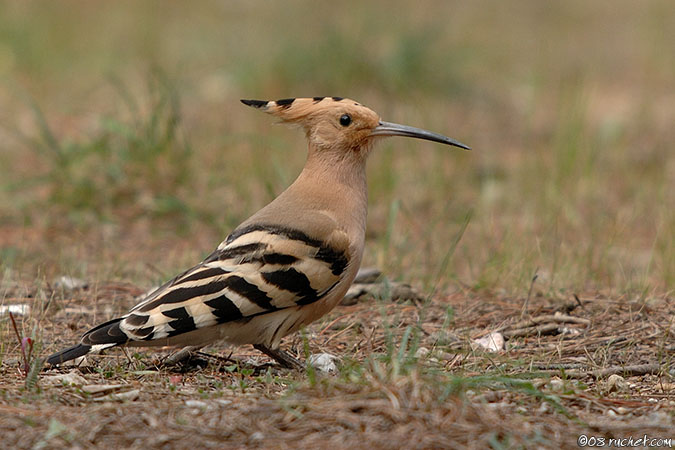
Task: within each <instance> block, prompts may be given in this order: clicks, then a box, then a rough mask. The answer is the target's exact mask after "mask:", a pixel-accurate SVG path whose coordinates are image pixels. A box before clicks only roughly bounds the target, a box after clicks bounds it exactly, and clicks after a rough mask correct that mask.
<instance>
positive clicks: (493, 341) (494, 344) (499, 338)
mask: <svg viewBox="0 0 675 450" xmlns="http://www.w3.org/2000/svg"><path fill="white" fill-rule="evenodd" d="M505 346H506V342H505V341H504V336H503V335H502V334H501V333H497V332H492V333H490V334H488V335H487V336H483V337H482V338H480V339H474V340H473V341H471V348H473V349H474V350H475V349H482V350H486V351H488V352H493V353H494V352H499V351H501V350H504V348H505Z"/></svg>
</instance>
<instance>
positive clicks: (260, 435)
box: [250, 431, 265, 441]
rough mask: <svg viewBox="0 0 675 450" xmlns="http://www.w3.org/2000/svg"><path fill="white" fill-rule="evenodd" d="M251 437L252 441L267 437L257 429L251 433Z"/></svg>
mask: <svg viewBox="0 0 675 450" xmlns="http://www.w3.org/2000/svg"><path fill="white" fill-rule="evenodd" d="M250 439H251V440H252V441H262V440H263V439H265V435H264V434H263V433H262V432H260V431H256V432H255V433H253V434H252V435H251V437H250Z"/></svg>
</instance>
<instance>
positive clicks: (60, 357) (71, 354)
mask: <svg viewBox="0 0 675 450" xmlns="http://www.w3.org/2000/svg"><path fill="white" fill-rule="evenodd" d="M90 350H91V345H82V344H77V345H75V346H74V347H70V348H67V349H65V350H61V351H60V352H56V353H54V354H53V355H51V356H50V357H49V358H47V364H51V365H52V366H55V365H57V364H63V363H64V362H66V361H70V360H71V359H75V358H79V357H80V356H84V355H86V354H87V353H89V351H90Z"/></svg>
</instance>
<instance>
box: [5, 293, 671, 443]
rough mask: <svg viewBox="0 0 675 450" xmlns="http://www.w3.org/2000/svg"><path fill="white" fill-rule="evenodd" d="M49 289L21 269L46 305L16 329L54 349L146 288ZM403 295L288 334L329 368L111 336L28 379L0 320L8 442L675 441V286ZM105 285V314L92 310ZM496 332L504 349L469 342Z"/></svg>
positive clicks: (33, 296) (23, 300) (341, 310)
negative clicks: (629, 292)
mask: <svg viewBox="0 0 675 450" xmlns="http://www.w3.org/2000/svg"><path fill="white" fill-rule="evenodd" d="M42 292H43V293H47V294H41V295H38V291H37V290H36V289H35V286H32V285H31V284H29V283H21V282H20V281H14V282H13V283H12V285H11V287H10V288H9V290H8V292H7V295H6V300H5V302H4V304H5V305H9V304H30V305H32V306H33V311H32V312H31V316H30V318H26V317H23V316H21V315H17V317H16V318H17V321H19V323H20V324H19V328H25V327H21V326H20V325H21V323H22V321H25V320H31V319H32V320H35V321H37V323H39V329H40V334H41V335H40V338H39V340H40V343H41V345H42V349H41V351H40V356H45V355H46V354H48V353H50V352H51V351H54V350H56V349H58V348H60V347H62V346H65V345H69V344H71V343H72V342H73V341H74V339H75V338H76V336H78V335H79V334H80V333H81V332H83V331H85V330H86V329H87V328H88V327H89V326H90V325H94V324H95V322H97V321H99V320H101V314H103V315H106V316H109V315H112V314H116V313H119V312H122V311H123V310H124V309H125V308H127V307H128V306H130V305H132V304H133V303H134V298H135V296H136V295H139V294H141V293H142V292H143V289H141V288H139V287H137V286H133V285H129V284H120V283H99V284H95V285H88V286H87V287H86V288H81V289H73V290H69V289H66V290H64V289H62V288H54V287H53V286H52V288H51V291H50V288H49V287H46V288H45V290H44V291H42ZM390 292H391V290H387V289H386V288H385V289H384V291H382V292H381V293H380V295H379V297H380V298H374V297H373V296H370V295H364V296H362V297H360V298H358V300H357V301H356V302H355V303H354V304H352V305H348V306H347V305H341V306H339V307H338V308H336V309H335V310H334V311H333V312H332V313H331V314H330V315H329V316H327V317H325V318H324V319H323V320H321V321H320V322H317V323H315V324H314V325H313V326H311V327H310V328H308V329H307V330H306V331H305V333H304V334H303V335H297V336H293V337H289V338H287V339H286V342H285V344H284V345H285V348H287V349H289V350H290V351H292V352H293V353H294V354H295V355H296V356H298V357H299V358H301V359H303V360H304V359H305V358H306V356H307V355H308V354H317V353H323V352H325V353H330V354H332V355H337V356H338V366H339V368H338V370H337V372H333V373H328V374H323V373H320V372H318V371H316V370H311V369H310V370H309V372H308V373H298V372H293V371H289V370H286V369H282V368H280V367H279V366H277V365H275V364H273V363H271V362H270V361H269V360H267V359H266V358H265V357H263V356H261V355H260V354H258V353H257V352H256V351H255V350H254V349H252V348H249V347H241V348H227V347H225V346H212V347H209V348H206V349H203V350H202V353H200V354H198V355H196V356H194V357H193V358H192V359H191V360H189V361H188V362H187V363H181V364H177V365H172V366H167V365H166V364H165V358H166V356H167V355H168V354H169V352H168V351H167V352H159V353H157V352H155V353H153V352H142V351H141V352H138V353H135V352H132V351H127V352H126V355H125V352H122V351H120V350H113V351H109V352H108V353H107V354H105V355H97V356H93V357H91V358H89V359H88V360H87V361H85V362H84V363H83V364H81V365H80V366H79V367H75V368H73V367H70V368H59V369H52V368H49V369H47V368H43V369H42V371H41V372H40V373H39V376H38V377H37V378H31V377H30V376H29V377H28V381H27V379H26V376H25V374H24V373H23V372H22V371H21V366H22V364H23V363H22V356H21V353H20V346H19V345H18V344H17V343H16V338H15V337H14V336H13V333H14V332H13V330H12V329H11V328H9V327H7V328H3V343H4V346H5V349H6V354H5V358H4V359H3V361H2V366H1V367H0V375H1V377H2V381H1V385H0V389H1V392H2V394H1V396H0V432H1V434H2V443H3V447H5V448H54V447H70V448H90V447H111V448H115V447H117V448H148V447H162V448H194V447H195V446H198V447H218V448H223V447H244V446H251V447H274V448H298V447H303V448H305V447H312V448H314V447H316V448H364V447H371V448H391V447H399V448H486V447H492V448H510V447H525V448H560V447H562V448H577V440H578V439H581V440H582V441H580V442H582V443H584V442H585V443H586V444H588V445H590V444H595V445H596V446H601V445H600V444H604V445H605V446H607V445H611V444H612V443H613V444H614V446H615V447H619V446H621V447H630V446H631V445H630V444H633V446H637V447H640V446H643V445H644V444H643V442H644V441H638V439H643V440H644V439H645V437H646V438H647V439H648V440H649V441H647V446H652V447H654V446H660V447H666V448H668V441H665V439H672V438H675V433H674V430H675V428H674V415H675V370H674V366H673V354H674V353H675V344H674V342H675V341H674V340H673V331H674V325H673V323H672V311H673V310H674V308H675V299H673V298H672V297H661V298H651V299H648V300H644V301H637V300H633V299H630V298H611V297H608V296H605V295H603V293H601V292H587V293H579V294H578V295H577V296H576V298H575V297H574V296H573V298H570V299H552V298H547V297H545V296H543V295H541V293H539V292H537V289H536V288H534V289H531V290H530V298H529V300H528V299H527V297H523V298H507V297H504V296H500V295H494V296H493V297H490V298H486V297H485V295H484V294H483V295H482V296H481V297H478V296H476V295H475V294H474V293H472V292H470V291H456V292H454V293H450V294H436V295H433V296H431V298H430V299H424V298H423V299H418V300H417V301H413V300H410V299H408V300H405V301H401V300H400V299H398V300H396V299H393V298H391V295H390ZM40 296H42V297H43V298H42V300H40V299H39V298H38V297H40ZM101 299H103V300H105V304H107V305H108V310H107V311H101V310H100V309H97V308H96V307H95V305H98V302H97V301H98V300H101ZM526 302H527V303H526ZM102 304H103V302H102ZM110 305H113V306H112V309H111V307H110ZM525 307H526V310H524V308H525ZM38 309H41V310H39V311H38ZM95 316H96V317H95ZM6 319H7V317H6V316H3V321H5V320H6ZM10 331H11V332H10ZM492 331H498V332H500V333H501V334H502V335H503V336H504V337H505V338H506V349H505V350H502V351H498V352H486V351H482V350H480V349H478V348H476V347H475V346H472V341H473V340H474V339H476V338H479V337H483V336H485V335H486V334H487V333H489V332H492ZM62 375H68V376H67V377H65V378H64V377H63V376H62ZM33 383H34V385H33ZM27 385H28V387H27ZM584 436H585V438H586V439H587V440H586V441H583V439H585V438H584ZM611 438H614V439H624V440H623V441H621V440H619V441H611V442H610V439H611ZM627 439H633V441H628V440H627ZM652 439H655V440H653V441H652Z"/></svg>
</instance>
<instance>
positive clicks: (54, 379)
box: [42, 371, 87, 386]
mask: <svg viewBox="0 0 675 450" xmlns="http://www.w3.org/2000/svg"><path fill="white" fill-rule="evenodd" d="M42 381H44V382H45V383H47V384H63V385H75V386H83V385H85V384H87V380H86V379H85V378H84V377H83V376H81V375H79V374H78V373H76V372H75V371H71V372H68V373H63V374H59V375H50V376H48V377H44V378H43V379H42Z"/></svg>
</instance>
